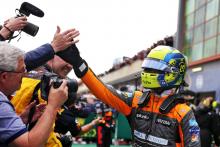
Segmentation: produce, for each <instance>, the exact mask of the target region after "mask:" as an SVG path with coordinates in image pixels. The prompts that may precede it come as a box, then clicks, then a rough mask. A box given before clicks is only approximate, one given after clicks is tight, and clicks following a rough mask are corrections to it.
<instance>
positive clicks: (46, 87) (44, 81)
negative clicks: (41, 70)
mask: <svg viewBox="0 0 220 147" xmlns="http://www.w3.org/2000/svg"><path fill="white" fill-rule="evenodd" d="M66 80H67V86H68V100H67V101H66V102H65V103H64V105H65V106H68V105H69V104H72V103H73V102H74V101H75V99H76V92H77V90H78V83H77V81H76V80H75V79H69V78H68V79H66ZM62 82H63V79H62V78H60V77H59V76H58V75H57V74H55V73H50V72H47V73H45V74H44V75H43V76H42V78H41V96H42V98H43V99H44V100H46V101H47V100H48V95H49V91H50V88H51V86H53V87H54V88H59V87H60V85H61V84H62Z"/></svg>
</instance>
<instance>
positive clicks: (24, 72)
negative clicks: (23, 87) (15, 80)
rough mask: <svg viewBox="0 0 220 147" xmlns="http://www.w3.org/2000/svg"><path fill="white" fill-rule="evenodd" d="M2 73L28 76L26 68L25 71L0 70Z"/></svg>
mask: <svg viewBox="0 0 220 147" xmlns="http://www.w3.org/2000/svg"><path fill="white" fill-rule="evenodd" d="M2 72H10V73H20V74H21V73H22V74H26V73H27V69H26V68H25V69H24V71H8V70H1V69H0V73H2Z"/></svg>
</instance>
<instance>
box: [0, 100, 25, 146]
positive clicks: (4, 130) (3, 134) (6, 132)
mask: <svg viewBox="0 0 220 147" xmlns="http://www.w3.org/2000/svg"><path fill="white" fill-rule="evenodd" d="M0 124H1V125H0V140H1V141H3V142H10V141H12V140H14V139H15V138H17V137H18V136H20V135H22V134H23V133H25V132H26V131H27V129H26V126H25V124H24V123H23V122H22V120H21V118H20V117H19V116H18V115H17V114H16V113H15V111H14V109H13V106H12V105H11V104H10V102H8V101H0Z"/></svg>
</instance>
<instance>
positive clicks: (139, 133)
mask: <svg viewBox="0 0 220 147" xmlns="http://www.w3.org/2000/svg"><path fill="white" fill-rule="evenodd" d="M134 136H136V137H138V138H140V139H145V138H146V134H145V133H142V132H139V131H137V130H134Z"/></svg>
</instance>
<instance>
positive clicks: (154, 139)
mask: <svg viewBox="0 0 220 147" xmlns="http://www.w3.org/2000/svg"><path fill="white" fill-rule="evenodd" d="M134 136H136V137H138V138H140V139H143V140H147V141H149V142H152V143H156V144H159V145H168V140H167V139H164V138H160V137H156V136H153V135H148V136H147V135H146V134H145V133H142V132H139V131H137V130H134Z"/></svg>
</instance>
